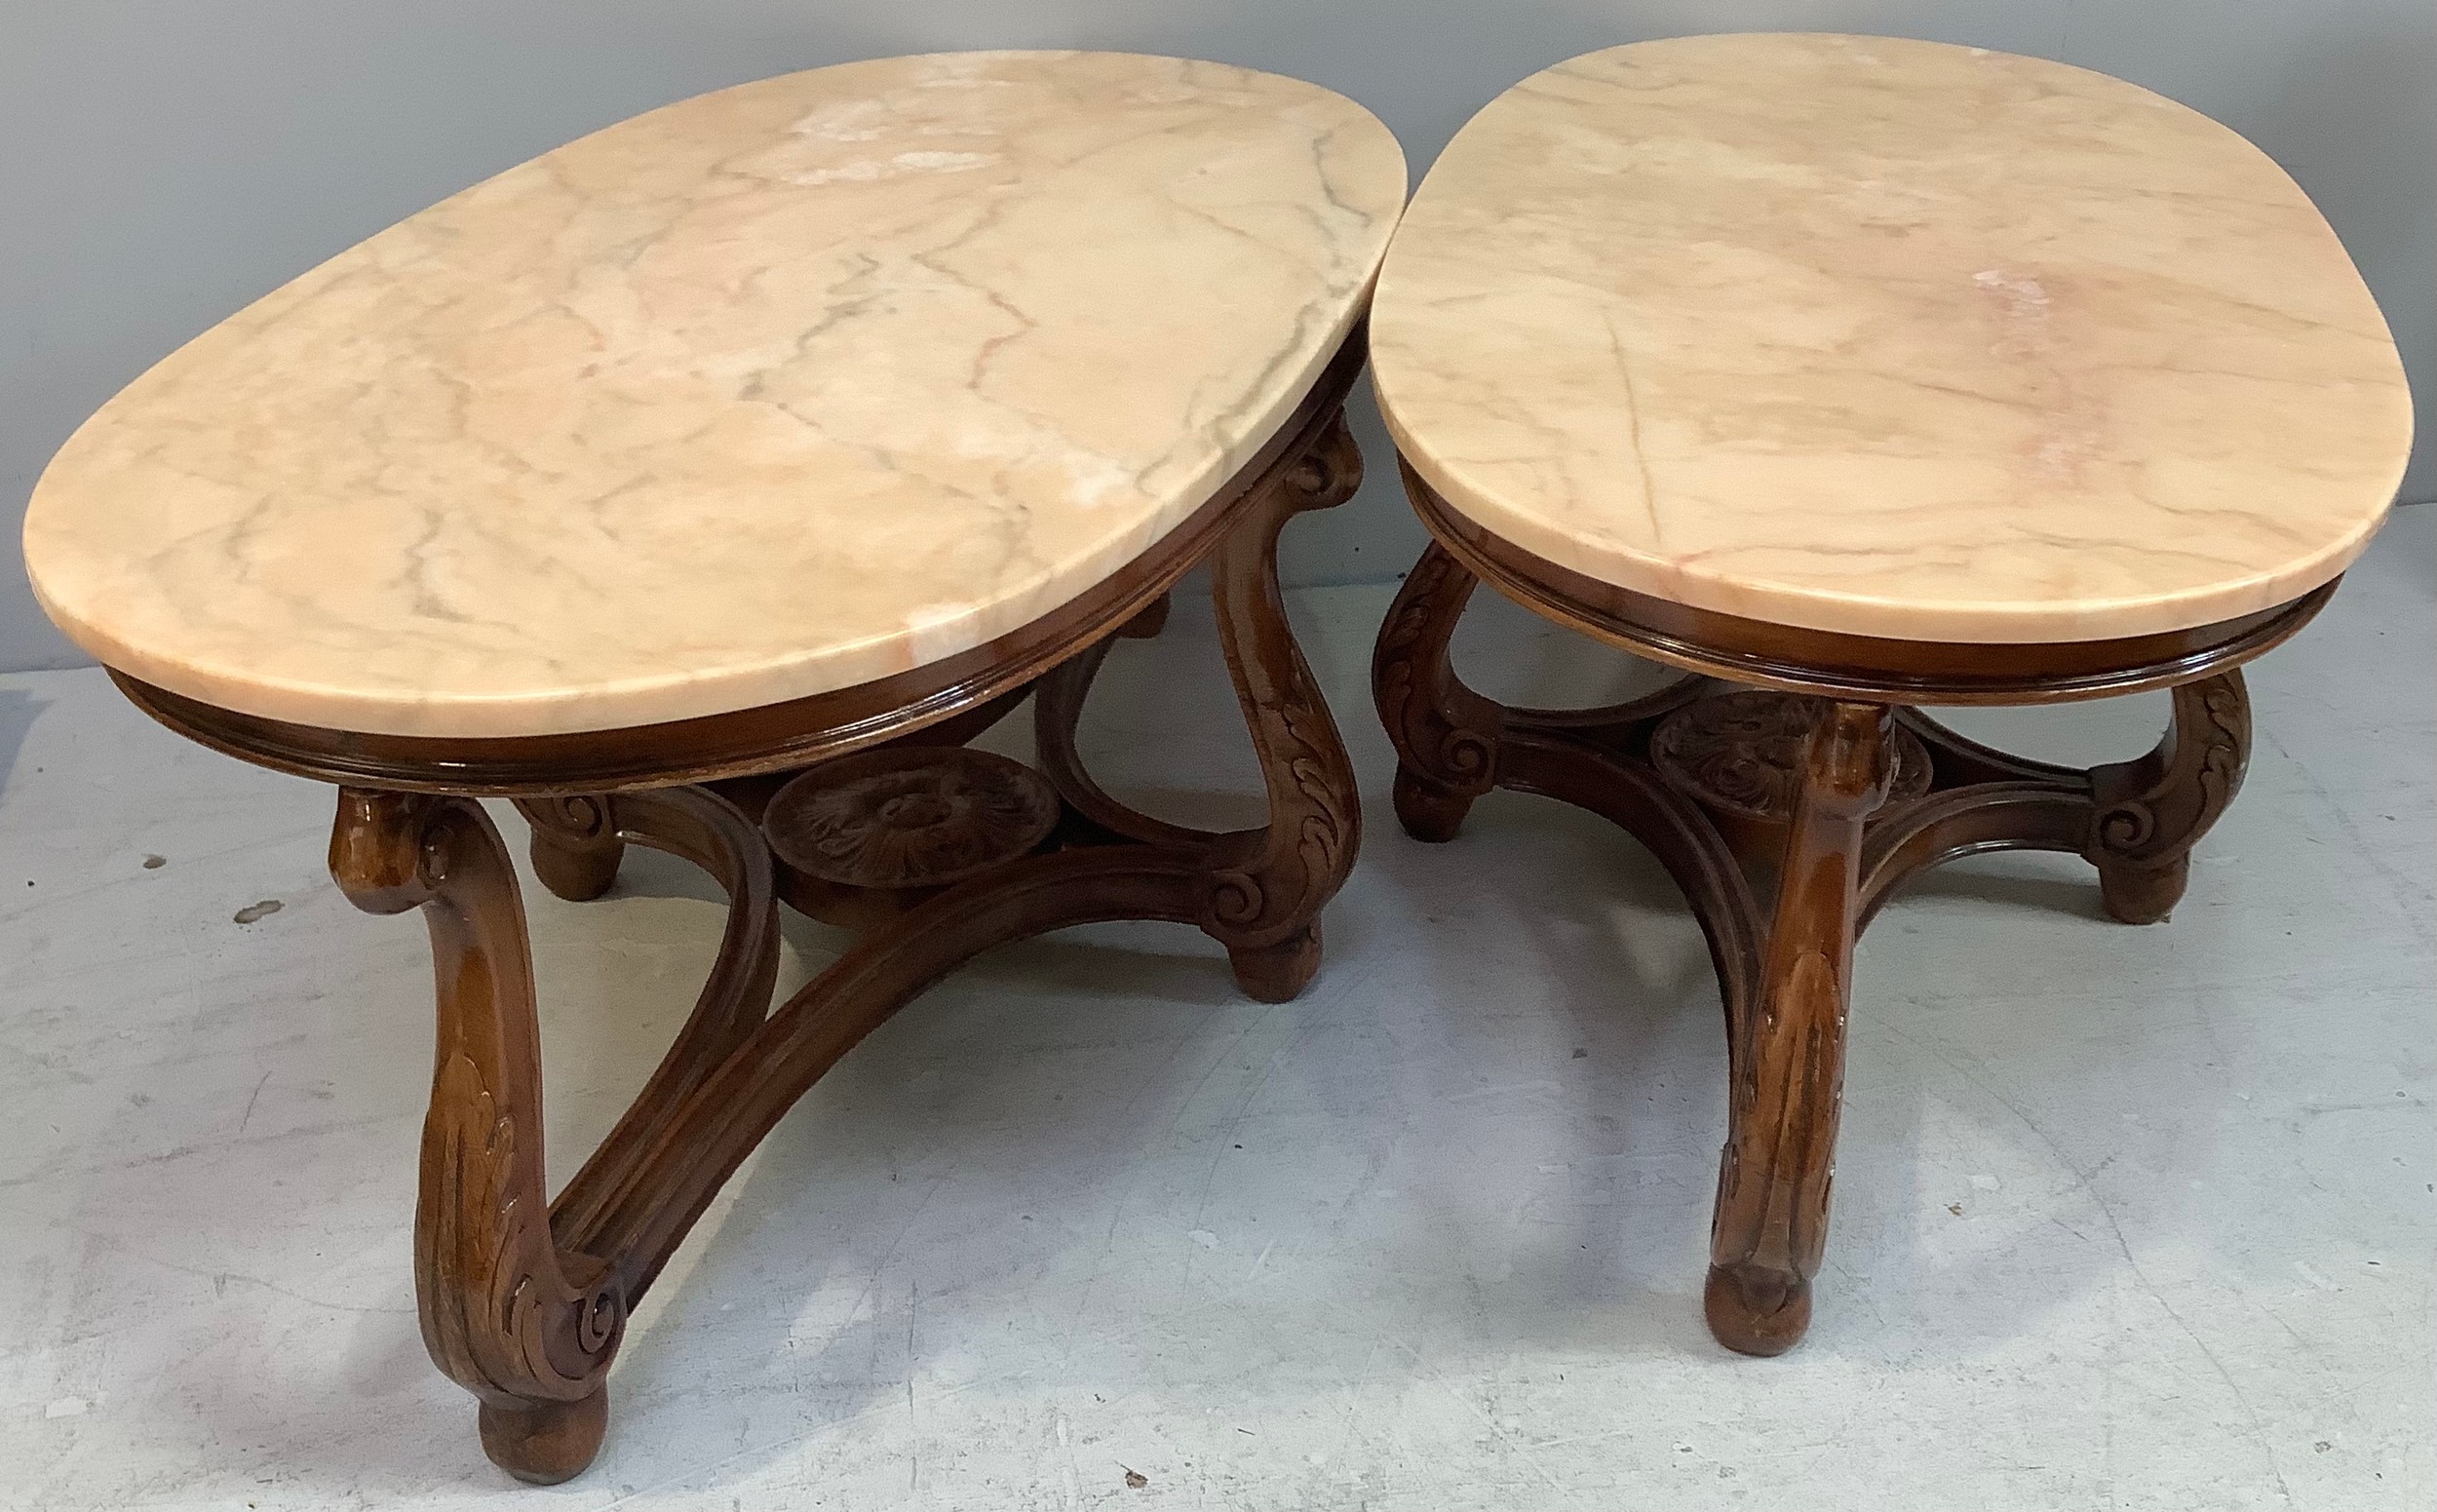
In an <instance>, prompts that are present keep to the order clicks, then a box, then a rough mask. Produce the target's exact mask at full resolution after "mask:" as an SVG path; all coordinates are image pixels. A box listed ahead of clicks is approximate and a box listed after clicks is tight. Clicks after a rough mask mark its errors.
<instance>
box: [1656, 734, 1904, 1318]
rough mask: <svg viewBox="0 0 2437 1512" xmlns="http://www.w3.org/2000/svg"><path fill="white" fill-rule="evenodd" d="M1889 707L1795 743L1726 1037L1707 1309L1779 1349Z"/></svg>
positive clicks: (1823, 1215) (1800, 1305) (1796, 1280)
mask: <svg viewBox="0 0 2437 1512" xmlns="http://www.w3.org/2000/svg"><path fill="white" fill-rule="evenodd" d="M1891 716H1892V711H1891V710H1889V709H1887V708H1885V707H1884V706H1881V705H1877V704H1855V703H1837V704H1831V705H1828V706H1827V707H1826V709H1825V710H1824V711H1823V713H1822V715H1821V717H1820V720H1819V722H1818V724H1817V725H1816V726H1814V727H1813V729H1812V731H1811V733H1810V736H1809V738H1808V740H1807V742H1806V743H1805V746H1804V748H1803V759H1802V771H1801V781H1800V786H1799V788H1798V789H1797V791H1796V794H1795V798H1794V813H1793V818H1792V821H1791V823H1790V825H1789V827H1788V831H1787V834H1786V847H1785V860H1784V864H1783V867H1782V869H1781V875H1780V878H1779V884H1778V885H1779V890H1778V895H1777V908H1776V917H1775V921H1774V923H1773V925H1772V927H1771V931H1770V935H1769V940H1768V945H1767V949H1766V950H1765V952H1764V954H1763V956H1762V958H1761V966H1760V994H1759V998H1758V1001H1757V1003H1756V1004H1755V1007H1754V1010H1753V1013H1752V1016H1751V1017H1750V1018H1749V1019H1747V1020H1746V1022H1745V1023H1744V1024H1743V1025H1742V1026H1740V1028H1739V1031H1738V1032H1737V1033H1736V1034H1735V1035H1734V1037H1733V1040H1732V1043H1731V1045H1730V1047H1729V1048H1730V1052H1731V1062H1732V1074H1731V1083H1730V1088H1731V1090H1730V1092H1729V1096H1728V1105H1727V1133H1726V1145H1725V1149H1724V1151H1723V1154H1722V1156H1721V1161H1720V1166H1719V1175H1718V1211H1717V1218H1716V1220H1715V1222H1714V1224H1713V1226H1712V1229H1711V1237H1710V1270H1709V1283H1708V1287H1707V1290H1706V1293H1705V1295H1704V1299H1703V1301H1704V1307H1705V1310H1706V1311H1707V1313H1708V1316H1709V1326H1710V1331H1711V1332H1712V1333H1713V1334H1715V1335H1717V1336H1718V1339H1719V1342H1721V1343H1722V1344H1724V1345H1726V1347H1728V1348H1730V1349H1738V1350H1741V1351H1743V1352H1744V1353H1746V1354H1780V1353H1783V1352H1784V1351H1785V1350H1787V1349H1788V1348H1791V1347H1792V1346H1793V1345H1794V1343H1795V1341H1796V1340H1798V1339H1799V1338H1801V1337H1802V1333H1803V1330H1805V1329H1806V1328H1808V1327H1809V1326H1810V1320H1811V1277H1812V1275H1813V1274H1814V1273H1816V1272H1817V1270H1818V1269H1819V1260H1820V1254H1821V1251H1822V1247H1823V1246H1824V1245H1825V1243H1826V1240H1827V1235H1828V1195H1829V1186H1830V1182H1831V1181H1832V1179H1833V1177H1834V1175H1835V1156H1836V1143H1837V1100H1838V1098H1839V1095H1840V1093H1841V1089H1842V1086H1843V1081H1844V1030H1845V1013H1846V1008H1847V999H1848V994H1849V989H1850V983H1851V980H1852V970H1853V930H1854V920H1855V905H1856V902H1857V883H1858V872H1859V863H1860V859H1861V851H1862V829H1863V824H1864V821H1866V820H1867V819H1868V818H1869V816H1870V813H1871V811H1872V810H1873V809H1875V808H1876V807H1877V806H1878V804H1879V803H1880V802H1881V801H1882V800H1883V799H1884V798H1885V796H1886V793H1887V786H1888V782H1889V780H1890V777H1891V775H1892V767H1893V764H1894V763H1893V761H1892V759H1891V756H1890V745H1889V740H1888V736H1889V726H1890V720H1891Z"/></svg>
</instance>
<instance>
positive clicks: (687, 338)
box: [25, 53, 1405, 736]
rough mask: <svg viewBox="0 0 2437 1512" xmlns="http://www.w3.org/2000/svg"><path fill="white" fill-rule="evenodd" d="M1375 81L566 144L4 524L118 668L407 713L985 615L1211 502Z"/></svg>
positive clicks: (402, 230) (1170, 67)
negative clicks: (1365, 86) (1346, 87)
mask: <svg viewBox="0 0 2437 1512" xmlns="http://www.w3.org/2000/svg"><path fill="white" fill-rule="evenodd" d="M1404 196H1405V162H1404V156H1403V154H1402V153H1401V152H1400V151H1399V149H1398V147H1397V144H1396V141H1395V139H1394V137H1392V136H1390V135H1389V133H1388V131H1387V129H1386V128H1385V127H1383V126H1382V125H1380V123H1379V122H1378V121H1377V120H1376V119H1374V118H1373V116H1372V115H1371V114H1370V113H1369V112H1367V111H1365V110H1364V109H1363V108H1362V107H1361V106H1359V105H1357V104H1355V103H1354V102H1353V101H1351V100H1348V99H1346V98H1344V97H1340V96H1337V95H1335V94H1332V93H1330V92H1329V91H1327V90H1324V89H1321V88H1319V87H1317V86H1314V85H1310V84H1305V83H1302V82H1299V81H1297V80H1294V79H1287V78H1280V77H1277V76H1275V75H1271V74H1263V73H1257V72H1253V71H1250V70H1247V69H1243V68H1236V67H1230V66H1224V65H1220V64H1216V63H1205V62H1189V61H1182V60H1179V59H1175V58H1143V57H1133V56H1127V55H1120V54H1094V53H970V54H951V55H940V56H933V57H922V58H888V59H882V60H878V61H872V62H861V63H848V64H842V65H839V66H836V67H831V68H819V69H814V70H811V71H809V72H804V73H795V74H789V75H786V76H783V77H780V78H775V79H765V80H762V81H760V82H758V83H754V84H747V85H742V86H739V87H737V88H734V89H728V90H722V91H720V92H718V93H716V94H712V95H706V96H703V97H699V98H696V99H689V100H685V101H682V102H680V103H678V104H674V105H670V106H668V107H666V108H664V109H660V110H655V111H652V112H650V113H649V114H647V115H643V116H639V117H637V118H636V119H634V120H631V121H626V122H623V123H621V124H619V125H616V126H612V127H610V128H608V129H606V130H604V131H601V132H598V133H595V134H594V135H592V136H587V137H584V138H583V139H581V140H579V141H576V142H573V143H570V144H569V145H567V146H564V147H561V148H559V149H557V150H555V151H552V152H548V153H545V154H543V155H542V156H541V157H539V158H536V159H534V160H533V161H532V162H529V163H526V164H524V165H522V167H519V168H514V169H510V170H509V171H508V172H506V173H504V174H499V175H498V176H497V177H495V178H492V179H489V180H488V181H486V182H484V183H481V184H478V185H476V186H475V187H473V188H470V189H467V190H465V191H464V192H463V193H461V194H457V195H455V196H452V197H451V198H449V199H447V200H445V201H443V202H442V203H440V204H439V205H436V206H434V207H432V208H431V209H430V210H427V211H424V212H422V213H419V214H417V215H414V216H412V217H410V218H409V219H407V220H406V221H404V222H402V223H400V224H399V225H397V226H395V227H392V228H391V229H389V230H387V231H384V232H382V233H381V234H379V235H377V236H375V237H373V238H371V239H370V240H369V241H367V242H365V243H364V244H362V245H361V246H359V247H356V248H355V249H353V250H352V251H349V252H343V253H341V254H340V255H338V256H336V257H334V258H332V259H331V260H329V262H326V263H324V264H323V265H322V266H320V267H318V268H315V269H313V270H312V271H311V272H309V273H306V274H304V275H303V276H302V277H300V278H298V279H296V280H295V281H294V282H293V283H290V284H289V285H287V286H286V287H284V288H282V289H280V290H278V291H274V292H273V293H271V294H269V295H267V296H266V297H264V298H263V299H261V300H260V301H258V302H256V303H255V304H253V305H251V306H250V307H248V308H247V309H245V310H243V311H241V312H240V313H238V314H237V315H235V316H232V317H231V318H230V319H228V320H227V321H225V322H223V323H222V324H221V325H219V326H217V327H215V328H213V330H209V331H207V332H205V333H204V334H203V335H201V336H199V337H197V338H196V339H195V340H194V341H192V342H191V343H189V344H188V345H186V346H185V347H183V348H181V349H180V350H179V351H177V352H175V353H174V354H173V355H171V356H170V357H169V358H167V359H166V360H164V361H163V362H162V363H161V364H160V365H159V366H158V367H156V368H153V369H152V370H151V371H149V372H147V373H145V374H144V375H143V376H142V377H140V378H138V379H137V380H136V381H135V383H133V384H131V385H130V386H129V387H128V388H127V389H126V391H125V392H123V393H121V394H120V395H119V396H118V397H117V398H115V399H113V400H111V401H110V403H109V404H108V405H106V406H104V407H102V408H101V410H100V411H99V412H97V414H95V415H94V416H93V418H92V419H90V420H88V421H87V422H86V423H85V425H84V426H83V427H82V428H81V429H79V430H78V431H77V432H76V434H75V435H74V436H73V437H72V438H71V439H70V440H69V442H68V443H67V445H66V446H64V447H63V448H62V449H61V450H60V452H59V454H58V457H57V458H55V459H54V460H53V462H52V463H51V466H50V468H49V470H48V471H47V472H46V473H45V474H44V475H43V478H42V481H41V483H40V484H39V485H38V486H37V487H36V489H35V492H34V497H33V503H32V506H31V509H30V512H29V513H28V515H27V518H26V523H25V557H26V562H27V566H28V570H29V573H30V575H31V577H32V579H33V583H34V587H35V590H36V592H37V594H38V595H39V596H40V598H41V600H42V602H43V604H44V607H45V608H46V609H48V610H49V611H50V613H51V615H52V617H53V618H54V619H56V620H57V621H58V623H59V625H60V626H61V628H62V629H64V630H65V631H66V632H67V633H68V634H69V635H70V636H71V637H73V638H74V639H75V640H76V641H77V642H78V643H79V644H80V645H82V646H83V647H84V648H85V649H87V650H89V651H91V652H92V653H93V654H94V655H96V656H97V657H98V658H100V659H101V660H102V661H103V662H105V663H107V664H108V665H110V666H112V667H115V668H118V669H120V670H121V671H124V672H127V673H129V674H131V675H133V676H135V677H136V678H142V679H144V680H146V681H150V682H153V683H157V684H159V685H161V686H164V687H167V688H169V689H171V690H173V691H174V692H178V693H182V694H185V695H187V696H190V697H193V698H198V699H202V700H205V701H208V702H210V703H213V704H216V705H219V706H221V707H223V708H228V709H234V710H238V711H240V712H243V713H249V714H255V715H262V716H268V717H276V718H281V719H288V720H293V721H297V722H302V723H308V724H316V725H322V726H325V727H330V728H338V729H346V730H355V731H363V732H377V733H388V734H407V735H459V736H490V735H530V734H543V733H557V732H562V731H571V730H587V729H608V728H618V727H623V726H628V725H635V724H643V723H651V722H656V721H660V720H667V719H677V718H684V717H693V716H699V715H708V714H717V713H723V712H727V711H732V710H737V709H742V708H749V707H754V706H757V705H761V704H767V703H774V702H779V701H782V700H786V699H791V698H796V697H801V696H805V695H808V694H813V693H819V692H825V691H830V690H832V689H836V688H839V687H844V686H848V685H851V684H854V683H858V682H863V681H868V680H870V679H872V678H879V677H882V676H885V675H888V674H891V673H895V672H898V671H901V670H904V669H907V668H909V667H913V666H917V665H921V664H925V663H928V662H931V661H935V660H938V659H940V658H942V657H945V656H948V655H952V654H954V653H956V652H958V651H961V650H965V649H968V648H970V647H972V646H975V645H978V644H980V643H982V642H984V641H986V640H990V639H991V638H993V637H995V636H998V635H1001V634H1003V633H1005V632H1008V631H1010V630H1013V629H1016V628H1018V627H1020V626H1022V625H1024V624H1025V623H1027V622H1028V621H1030V620H1032V619H1035V618H1037V617H1039V616H1040V615H1041V614H1043V613H1045V612H1047V611H1048V610H1050V609H1053V608H1055V607H1057V606H1058V605H1060V604H1062V603H1064V602H1065V601H1067V600H1069V599H1072V598H1073V597H1074V596H1076V595H1077V594H1079V593H1081V592H1083V591H1084V590H1086V589H1088V588H1090V587H1091V586H1092V585H1094V584H1095V583H1097V582H1099V581H1101V580H1102V579H1104V578H1105V577H1106V576H1108V575H1109V574H1110V573H1112V572H1113V571H1115V570H1116V569H1118V568H1119V567H1121V566H1123V565H1125V564H1126V563H1127V562H1131V561H1132V560H1133V559H1134V558H1136V557H1137V556H1139V555H1140V554H1141V552H1142V551H1143V550H1144V549H1145V548H1146V547H1148V546H1149V545H1151V544H1152V543H1153V542H1155V541H1157V540H1158V539H1159V538H1160V537H1161V536H1162V535H1164V534H1165V533H1166V532H1167V531H1168V530H1169V529H1170V528H1172V527H1173V526H1175V525H1177V524H1178V523H1180V522H1182V521H1183V520H1184V519H1185V518H1186V517H1187V516H1189V515H1190V514H1192V513H1193V511H1194V510H1195V509H1196V508H1198V507H1199V506H1200V505H1201V504H1203V503H1204V502H1206V501H1207V500H1208V499H1209V498H1210V497H1211V496H1212V495H1213V494H1214V493H1215V491H1216V490H1217V488H1218V486H1219V485H1221V484H1223V483H1224V482H1225V481H1226V480H1227V479H1228V478H1229V477H1230V476H1231V475H1232V474H1234V472H1235V471H1236V470H1237V469H1238V468H1239V467H1240V466H1241V465H1242V464H1243V463H1244V462H1246V461H1247V460H1248V459H1249V458H1250V457H1251V456H1252V454H1253V453H1254V452H1256V451H1257V450H1258V449H1259V447H1260V446H1261V444H1262V443H1263V442H1264V441H1266V440H1267V439H1268V437H1269V436H1270V434H1271V433H1272V432H1274V431H1275V430H1276V428H1277V427H1278V425H1279V424H1280V423H1282V422H1283V421H1284V419H1285V418H1286V417H1287V416H1288V415H1289V414H1290V413H1291V412H1292V411H1293V410H1294V408H1295V407H1296V405H1297V404H1298V403H1299V402H1300V400H1301V398H1302V396H1303V394H1304V392H1305V391H1306V390H1307V389H1308V388H1309V386H1310V384H1311V383H1312V381H1313V380H1314V379H1315V378H1316V377H1317V376H1318V374H1319V372H1320V371H1321V369H1322V368H1323V367H1324V366H1325V365H1326V364H1327V362H1328V360H1329V358H1330V357H1331V356H1332V355H1333V354H1334V353H1335V349H1336V348H1337V346H1338V345H1339V344H1340V342H1341V340H1342V339H1343V337H1344V336H1345V335H1346V334H1347V332H1348V331H1349V330H1351V329H1352V327H1353V325H1354V323H1355V322H1356V321H1357V320H1358V319H1359V317H1360V316H1361V314H1362V312H1363V308H1364V301H1365V297H1366V295H1367V294H1368V293H1369V291H1370V288H1371V283H1372V279H1373V274H1374V272H1375V271H1376V268H1377V265H1378V260H1379V257H1380V254H1381V252H1382V251H1383V249H1384V248H1385V246H1386V243H1387V239H1388V233H1389V231H1390V230H1391V228H1392V227H1393V226H1394V224H1395V221H1396V217H1397V213H1398V211H1399V210H1400V208H1401V206H1402V203H1403V200H1404Z"/></svg>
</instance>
